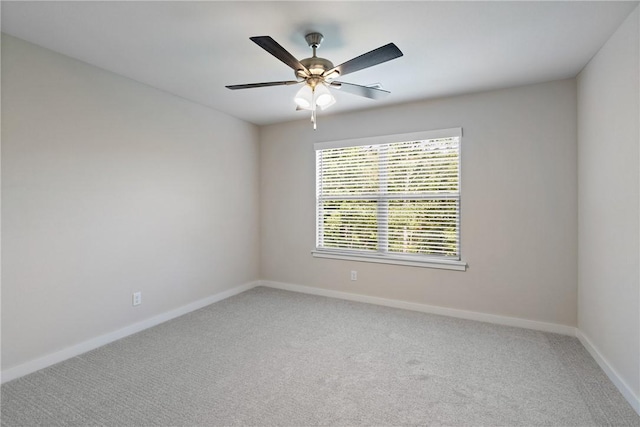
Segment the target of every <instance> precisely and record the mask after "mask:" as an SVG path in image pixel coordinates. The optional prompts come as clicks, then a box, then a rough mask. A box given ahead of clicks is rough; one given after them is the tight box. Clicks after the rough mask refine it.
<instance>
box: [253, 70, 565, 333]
mask: <svg viewBox="0 0 640 427" xmlns="http://www.w3.org/2000/svg"><path fill="white" fill-rule="evenodd" d="M363 102H367V101H366V100H363ZM318 120H319V123H318V130H317V131H315V132H314V131H313V130H312V128H311V125H310V123H309V122H308V121H307V120H302V121H296V122H291V123H285V124H277V125H272V126H265V127H261V129H260V177H261V184H260V197H261V203H260V208H261V209H260V218H261V250H260V269H261V270H260V271H261V278H262V279H265V280H271V281H277V282H283V283H290V284H297V285H306V286H312V287H318V288H325V289H330V290H337V291H344V292H351V293H356V294H364V295H368V296H375V297H382V298H389V299H397V300H403V301H411V302H416V303H423V304H430V305H436V306H442V307H450V308H456V309H463V310H471V311H478V312H483V313H490V314H498V315H505V316H512V317H518V318H523V319H531V320H538V321H544V322H552V323H557V324H562V325H568V326H575V325H576V324H577V303H576V301H577V295H576V292H577V226H576V217H577V171H576V88H575V80H573V79H570V80H564V81H556V82H551V83H545V84H537V85H532V86H526V87H519V88H513V89H506V90H498V91H492V92H486V93H479V94H472V95H465V96H459V97H453V98H446V99H440V100H433V101H424V102H417V103H412V104H403V105H399V106H394V107H388V108H381V109H375V110H369V111H365V112H358V113H351V114H340V115H337V116H327V115H326V114H322V113H320V114H319V118H318ZM458 126H461V127H462V128H463V132H464V137H463V141H462V201H461V205H462V211H461V212H462V213H461V224H462V225H461V234H462V235H461V239H462V240H461V248H462V257H463V260H464V261H466V262H467V263H468V264H469V269H468V270H467V271H466V272H456V271H446V270H437V269H429V268H419V267H404V266H395V265H385V264H374V263H361V262H351V261H342V260H332V259H319V258H313V257H312V255H311V250H312V249H313V248H314V245H315V237H314V221H315V213H314V207H315V205H314V204H315V181H314V180H315V170H314V168H315V163H314V161H315V157H314V150H313V143H314V142H317V141H328V140H339V139H348V138H358V137H366V136H374V135H385V134H393V133H407V132H414V131H420V130H430V129H442V128H451V127H458ZM350 270H357V271H358V280H357V281H351V280H350V277H349V272H350Z"/></svg>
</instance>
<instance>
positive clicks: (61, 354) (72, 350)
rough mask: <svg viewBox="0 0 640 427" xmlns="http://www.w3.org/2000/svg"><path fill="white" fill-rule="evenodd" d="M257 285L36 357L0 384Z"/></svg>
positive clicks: (4, 375) (1, 375) (0, 378)
mask: <svg viewBox="0 0 640 427" xmlns="http://www.w3.org/2000/svg"><path fill="white" fill-rule="evenodd" d="M259 285H260V282H257V281H256V282H249V283H245V284H243V285H238V286H236V287H233V288H231V289H227V290H226V291H223V292H219V293H217V294H214V295H211V296H208V297H206V298H203V299H201V300H198V301H195V302H192V303H190V304H187V305H184V306H182V307H179V308H176V309H174V310H171V311H167V312H165V313H162V314H159V315H157V316H154V317H151V318H149V319H145V320H143V321H141V322H138V323H134V324H133V325H129V326H126V327H124V328H122V329H118V330H117V331H113V332H109V333H108V334H104V335H100V336H99V337H96V338H92V339H90V340H87V341H84V342H81V343H78V344H75V345H72V346H71V347H67V348H65V349H62V350H60V351H56V352H55V353H51V354H47V355H46V356H42V357H39V358H38V359H34V360H30V361H28V362H25V363H22V364H20V365H17V366H14V367H12V368H9V369H6V370H4V371H2V373H0V383H5V382H7V381H11V380H13V379H16V378H19V377H22V376H24V375H27V374H30V373H32V372H35V371H38V370H40V369H43V368H46V367H48V366H51V365H54V364H56V363H59V362H62V361H64V360H67V359H70V358H72V357H75V356H78V355H80V354H82V353H86V352H87V351H90V350H94V349H96V348H98V347H101V346H103V345H105V344H109V343H110V342H113V341H116V340H119V339H121V338H124V337H127V336H129V335H132V334H135V333H137V332H140V331H143V330H145V329H148V328H151V327H153V326H156V325H159V324H160V323H163V322H166V321H167V320H171V319H174V318H176V317H179V316H182V315H184V314H187V313H190V312H192V311H195V310H198V309H200V308H202V307H206V306H208V305H210V304H213V303H215V302H218V301H222V300H223V299H227V298H229V297H232V296H234V295H237V294H239V293H242V292H245V291H248V290H249V289H252V288H255V287H256V286H259Z"/></svg>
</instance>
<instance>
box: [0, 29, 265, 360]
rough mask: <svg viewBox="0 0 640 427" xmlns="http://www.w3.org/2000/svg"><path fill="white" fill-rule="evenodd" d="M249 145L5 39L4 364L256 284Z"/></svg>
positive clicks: (102, 76)
mask: <svg viewBox="0 0 640 427" xmlns="http://www.w3.org/2000/svg"><path fill="white" fill-rule="evenodd" d="M257 138H258V131H257V128H256V127H255V126H252V125H249V124H247V123H245V122H243V121H240V120H237V119H234V118H232V117H230V116H228V115H225V114H222V113H218V112H216V111H214V110H212V109H210V108H205V107H202V106H199V105H197V104H194V103H191V102H188V101H185V100H183V99H180V98H177V97H174V96H172V95H169V94H167V93H164V92H161V91H158V90H155V89H152V88H150V87H148V86H144V85H141V84H139V83H137V82H134V81H131V80H128V79H125V78H122V77H120V76H117V75H114V74H111V73H109V72H106V71H103V70H100V69H98V68H95V67H92V66H89V65H87V64H84V63H81V62H78V61H75V60H72V59H70V58H67V57H64V56H61V55H58V54H56V53H53V52H51V51H48V50H45V49H42V48H39V47H36V46H34V45H31V44H28V43H26V42H24V41H21V40H19V39H15V38H12V37H10V36H6V35H3V37H2V257H3V259H2V369H3V370H4V369H7V368H11V367H13V366H15V365H17V364H21V363H24V362H26V361H29V360H32V359H34V358H37V357H40V356H44V355H46V354H49V353H52V352H55V351H57V350H60V349H63V348H65V347H69V346H71V345H74V344H77V343H80V342H83V341H85V340H88V339H90V338H94V337H96V336H99V335H101V334H105V333H108V332H111V331H114V330H117V329H119V328H122V327H125V326H128V325H130V324H132V323H135V322H137V321H140V320H142V319H146V318H150V317H152V316H154V315H157V314H160V313H165V312H167V311H169V310H171V309H174V308H177V307H180V306H182V305H185V304H188V303H191V302H193V301H196V300H199V299H201V298H204V297H208V296H210V295H212V294H215V293H217V292H220V291H223V290H225V289H228V288H231V287H233V286H236V285H239V284H244V283H247V282H250V281H253V280H256V279H257V278H258V252H257V251H258V234H259V232H258V140H257ZM133 291H142V293H143V304H142V305H141V306H139V307H137V308H134V307H132V305H131V294H132V292H133Z"/></svg>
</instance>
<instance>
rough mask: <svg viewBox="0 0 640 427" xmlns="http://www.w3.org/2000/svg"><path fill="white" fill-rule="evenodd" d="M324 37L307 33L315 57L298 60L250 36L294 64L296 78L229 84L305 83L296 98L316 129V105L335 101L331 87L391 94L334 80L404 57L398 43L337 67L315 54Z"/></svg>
mask: <svg viewBox="0 0 640 427" xmlns="http://www.w3.org/2000/svg"><path fill="white" fill-rule="evenodd" d="M323 38H324V37H323V35H322V34H320V33H310V34H307V35H306V36H305V40H306V41H307V44H308V45H309V47H310V48H311V49H313V56H311V57H310V58H305V59H302V60H300V61H298V60H297V59H296V58H295V57H294V56H293V55H291V54H290V53H289V52H287V51H286V49H285V48H283V47H282V46H280V45H279V44H278V42H276V41H275V40H274V39H272V38H271V37H269V36H257V37H250V39H251V40H252V41H253V42H254V43H256V44H257V45H258V46H260V47H261V48H263V49H264V50H266V51H267V52H269V53H270V54H271V55H273V56H275V57H276V58H278V59H279V60H280V61H282V62H284V63H285V64H287V65H288V66H289V67H291V68H292V69H293V71H295V76H296V80H286V81H279V82H264V83H248V84H242V85H230V86H226V87H227V88H229V89H232V90H235V89H251V88H256V87H267V86H288V85H296V84H300V83H304V84H305V85H304V86H303V87H302V88H301V89H300V90H299V91H298V93H297V94H296V96H295V98H294V100H295V102H296V104H297V109H298V110H311V122H312V123H313V128H314V129H315V128H316V106H318V107H320V108H322V109H323V110H324V109H325V108H328V107H330V106H331V105H333V104H334V103H335V102H336V101H335V98H334V97H333V95H332V94H331V92H330V91H329V87H332V88H335V89H340V90H342V91H344V92H348V93H352V94H354V95H359V96H364V97H366V98H371V99H379V98H382V97H383V96H386V95H388V94H389V93H390V92H389V91H386V90H383V89H381V88H380V87H376V86H361V85H356V84H353V83H346V82H339V81H336V80H335V79H336V78H338V77H340V76H344V75H347V74H349V73H353V72H356V71H360V70H362V69H364V68H369V67H373V66H374V65H378V64H382V63H383V62H387V61H390V60H392V59H396V58H399V57H401V56H402V52H401V51H400V49H398V47H397V46H396V45H395V44H393V43H389V44H386V45H384V46H381V47H379V48H377V49H374V50H372V51H370V52H367V53H364V54H362V55H360V56H357V57H355V58H353V59H350V60H349V61H347V62H344V63H342V64H340V65H338V66H334V65H333V63H332V62H331V61H329V60H328V59H325V58H320V57H318V56H316V49H317V48H318V47H319V46H320V43H322V40H323Z"/></svg>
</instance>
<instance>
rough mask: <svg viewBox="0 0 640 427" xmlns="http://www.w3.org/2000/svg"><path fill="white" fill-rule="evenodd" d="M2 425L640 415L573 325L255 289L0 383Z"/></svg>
mask: <svg viewBox="0 0 640 427" xmlns="http://www.w3.org/2000/svg"><path fill="white" fill-rule="evenodd" d="M1 397H2V402H1V403H2V425H3V426H7V427H8V426H35V425H43V426H62V425H65V426H66V425H78V426H93V425H105V426H164V425H167V426H168V425H172V426H196V425H201V426H214V425H287V426H311V425H350V426H351V425H452V426H463V425H464V426H480V425H485V426H521V425H525V426H535V425H545V426H590V425H599V426H600V425H633V426H640V417H638V416H637V415H636V414H635V412H634V411H633V409H632V408H631V407H630V405H629V404H628V403H627V402H626V401H625V400H624V398H623V397H622V396H621V395H620V393H619V392H618V391H617V390H616V388H615V387H614V386H613V384H612V383H611V382H610V381H609V380H608V379H607V377H606V376H605V374H604V373H603V372H602V371H601V370H600V368H599V367H598V366H597V365H596V363H595V362H594V360H593V359H592V358H591V357H590V356H589V354H588V353H587V352H586V350H585V349H584V348H583V347H582V346H581V344H580V343H579V342H578V341H577V340H576V339H575V338H571V337H566V336H562V335H555V334H549V333H543V332H536V331H531V330H525V329H518V328H512V327H505V326H497V325H491V324H487V323H480V322H473V321H467V320H460V319H454V318H448V317H442V316H435V315H429V314H424V313H417V312H411V311H404V310H398V309H392V308H387V307H379V306H374V305H368V304H362V303H355V302H349V301H342V300H337V299H331V298H325V297H319V296H311V295H304V294H298V293H292V292H286V291H280V290H274V289H269V288H256V289H253V290H251V291H248V292H245V293H243V294H240V295H237V296H234V297H232V298H229V299H227V300H224V301H221V302H219V303H216V304H213V305H210V306H208V307H205V308H203V309H201V310H198V311H195V312H193V313H190V314H188V315H185V316H183V317H180V318H178V319H175V320H172V321H170V322H167V323H164V324H162V325H159V326H157V327H155V328H152V329H148V330H146V331H143V332H140V333H138V334H136V335H133V336H130V337H128V338H125V339H122V340H120V341H117V342H114V343H112V344H109V345H107V346H104V347H101V348H99V349H97V350H94V351H91V352H89V353H86V354H83V355H81V356H78V357H75V358H73V359H71V360H68V361H65V362H63V363H60V364H58V365H55V366H52V367H50V368H47V369H44V370H42V371H39V372H36V373H34V374H31V375H28V376H26V377H23V378H19V379H17V380H14V381H12V382H9V383H7V384H4V385H3V386H2V395H1Z"/></svg>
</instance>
